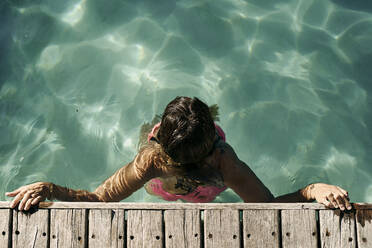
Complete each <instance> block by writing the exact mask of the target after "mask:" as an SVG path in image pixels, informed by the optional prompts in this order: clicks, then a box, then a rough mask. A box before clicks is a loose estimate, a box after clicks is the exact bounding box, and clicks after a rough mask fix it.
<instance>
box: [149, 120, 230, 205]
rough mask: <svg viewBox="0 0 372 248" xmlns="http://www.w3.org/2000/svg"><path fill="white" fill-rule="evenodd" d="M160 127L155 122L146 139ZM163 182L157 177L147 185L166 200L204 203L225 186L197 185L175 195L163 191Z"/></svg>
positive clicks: (217, 129)
mask: <svg viewBox="0 0 372 248" xmlns="http://www.w3.org/2000/svg"><path fill="white" fill-rule="evenodd" d="M214 125H215V127H216V131H217V134H218V135H219V136H220V137H221V138H222V140H223V141H226V137H225V133H224V131H223V130H222V128H221V127H219V126H218V125H217V124H214ZM159 127H160V123H158V124H156V125H155V126H154V127H153V129H152V130H151V133H149V134H148V137H147V141H148V142H150V139H151V138H152V137H154V133H155V131H156V130H157V129H158V128H159ZM162 185H163V182H162V181H161V180H160V179H158V178H154V179H151V180H150V181H149V182H148V186H150V188H151V190H152V192H153V193H154V194H156V195H158V196H161V197H162V198H163V199H164V200H166V201H177V200H178V199H182V200H184V201H187V202H194V203H206V202H211V201H213V200H214V199H215V198H216V196H218V195H219V194H220V193H221V192H222V191H224V190H226V189H227V187H226V186H225V187H216V186H198V187H197V188H196V189H195V190H194V191H193V192H191V193H188V194H185V195H177V194H171V193H169V192H167V191H165V190H164V189H163V187H162Z"/></svg>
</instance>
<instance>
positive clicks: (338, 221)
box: [319, 210, 356, 248]
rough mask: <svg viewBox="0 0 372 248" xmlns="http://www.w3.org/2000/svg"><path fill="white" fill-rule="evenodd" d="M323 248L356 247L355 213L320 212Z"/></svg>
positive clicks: (338, 211)
mask: <svg viewBox="0 0 372 248" xmlns="http://www.w3.org/2000/svg"><path fill="white" fill-rule="evenodd" d="M319 223H320V242H321V247H324V248H326V247H327V248H328V247H335V248H338V247H343V248H344V247H345V248H347V247H350V248H351V247H356V239H355V216H354V213H341V212H340V210H319Z"/></svg>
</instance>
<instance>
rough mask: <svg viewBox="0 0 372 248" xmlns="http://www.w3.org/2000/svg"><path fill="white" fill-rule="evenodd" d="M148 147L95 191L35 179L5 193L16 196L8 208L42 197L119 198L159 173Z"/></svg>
mask: <svg viewBox="0 0 372 248" xmlns="http://www.w3.org/2000/svg"><path fill="white" fill-rule="evenodd" d="M149 149H151V148H147V149H146V148H145V149H143V150H141V151H140V152H139V153H138V154H137V156H136V157H135V159H134V160H133V161H132V162H130V163H129V164H128V165H126V166H123V167H122V168H120V169H119V170H118V171H116V172H115V173H114V174H113V175H112V176H111V177H109V178H108V179H107V180H106V181H104V182H103V183H102V184H101V185H100V186H99V187H98V188H97V189H96V190H95V191H94V192H89V191H86V190H74V189H69V188H66V187H62V186H58V185H55V184H53V183H47V182H38V183H34V184H30V185H26V186H22V187H20V188H18V189H16V190H15V191H13V192H9V193H6V194H5V195H6V196H10V197H15V198H14V199H13V201H12V203H11V205H10V207H11V208H14V207H16V206H17V205H18V204H19V206H18V209H19V210H23V209H24V210H28V209H30V207H31V206H32V205H36V204H38V203H39V202H41V201H44V200H45V199H49V200H52V199H57V200H61V201H102V202H110V201H111V202H112V201H120V200H122V199H124V198H126V197H128V196H129V195H131V194H132V193H133V192H135V191H136V190H138V189H139V188H141V187H142V186H143V185H144V184H145V183H146V182H147V181H148V180H150V179H151V178H153V177H156V176H158V175H157V174H158V172H157V170H155V168H154V166H153V161H152V158H151V151H149Z"/></svg>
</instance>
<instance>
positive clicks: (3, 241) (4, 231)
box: [0, 209, 12, 248]
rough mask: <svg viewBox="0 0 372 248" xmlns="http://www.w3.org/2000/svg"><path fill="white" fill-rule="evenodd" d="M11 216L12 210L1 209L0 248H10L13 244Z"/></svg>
mask: <svg viewBox="0 0 372 248" xmlns="http://www.w3.org/2000/svg"><path fill="white" fill-rule="evenodd" d="M11 215H12V210H11V209H0V248H8V244H9V243H11V240H10V237H11V236H10V232H11V228H10V224H11V217H12V216H11ZM9 247H10V246H9Z"/></svg>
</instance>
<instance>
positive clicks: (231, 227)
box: [204, 209, 240, 248]
mask: <svg viewBox="0 0 372 248" xmlns="http://www.w3.org/2000/svg"><path fill="white" fill-rule="evenodd" d="M239 246H240V222H239V211H238V210H231V209H224V210H205V211H204V247H205V248H212V247H213V248H214V247H219V248H224V247H239Z"/></svg>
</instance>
